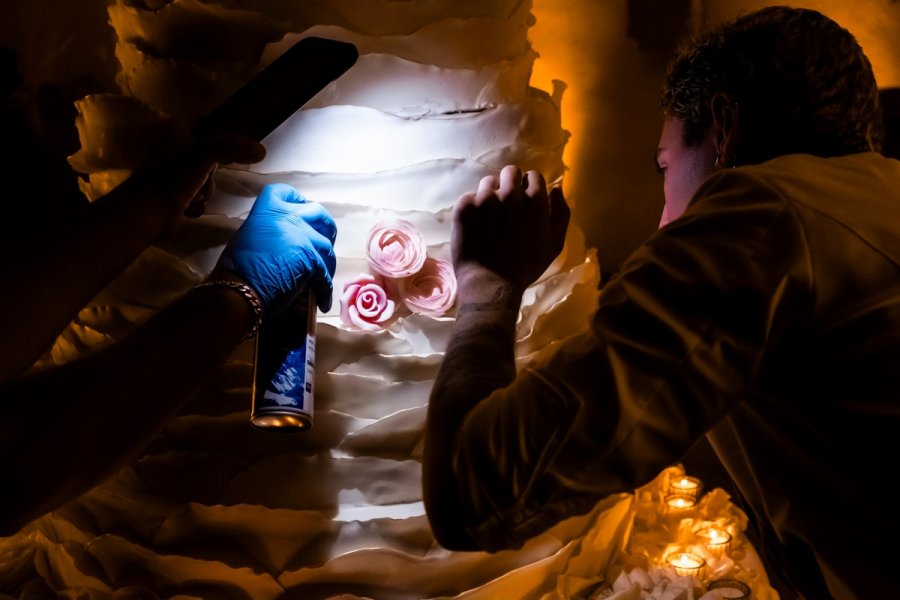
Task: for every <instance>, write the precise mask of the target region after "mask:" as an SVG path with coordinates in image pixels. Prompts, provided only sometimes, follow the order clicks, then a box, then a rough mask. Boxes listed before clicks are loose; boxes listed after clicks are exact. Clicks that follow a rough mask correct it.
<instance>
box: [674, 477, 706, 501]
mask: <svg viewBox="0 0 900 600" xmlns="http://www.w3.org/2000/svg"><path fill="white" fill-rule="evenodd" d="M702 490H703V482H702V481H700V480H699V479H698V478H696V477H691V476H690V475H681V476H680V477H672V478H671V479H669V485H668V486H667V488H666V494H668V495H673V494H683V495H685V496H693V497H694V498H699V497H700V492H701V491H702Z"/></svg>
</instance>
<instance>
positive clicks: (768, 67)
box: [661, 6, 884, 164]
mask: <svg viewBox="0 0 900 600" xmlns="http://www.w3.org/2000/svg"><path fill="white" fill-rule="evenodd" d="M718 92H723V93H725V94H728V95H730V96H731V97H732V98H733V99H734V101H735V102H736V103H737V105H738V106H739V109H740V115H741V130H740V132H741V138H740V142H739V146H738V148H737V151H736V154H737V157H736V158H737V160H738V162H739V163H740V164H753V163H758V162H762V161H765V160H768V159H770V158H774V157H776V156H781V155H783V154H791V153H806V154H814V155H817V156H823V157H827V156H840V155H844V154H850V153H854V152H866V151H879V150H880V149H881V144H882V140H883V136H884V130H883V121H882V115H881V107H880V104H879V100H878V86H877V84H876V82H875V75H874V74H873V73H872V66H871V64H870V63H869V59H868V58H867V57H866V55H865V54H864V53H863V50H862V48H861V47H860V45H859V43H858V42H857V41H856V39H855V38H854V37H853V35H852V34H851V33H850V32H849V31H847V30H846V29H844V28H843V27H841V26H840V25H838V24H837V23H835V22H834V21H833V20H831V19H830V18H828V17H826V16H825V15H823V14H821V13H819V12H817V11H814V10H809V9H802V8H789V7H785V6H773V7H768V8H764V9H762V10H759V11H756V12H753V13H750V14H747V15H745V16H743V17H740V18H738V19H737V20H736V21H734V22H732V23H728V24H725V25H722V26H720V27H718V28H716V29H713V30H711V31H708V32H706V33H704V34H701V35H699V36H697V37H695V38H694V39H693V40H692V42H691V43H689V44H687V45H686V46H684V47H682V48H681V49H680V50H678V51H677V52H676V54H675V56H674V57H673V58H672V60H671V62H670V64H669V69H668V75H667V78H666V86H665V88H664V90H663V98H662V102H661V104H662V109H663V112H664V114H666V115H670V116H673V117H676V118H678V119H680V120H681V121H682V122H683V123H684V142H685V144H686V145H689V146H690V145H696V144H698V143H699V142H700V140H702V139H703V136H704V135H705V134H706V132H707V131H708V130H709V127H710V125H711V124H712V114H711V110H710V101H711V99H712V97H713V95H714V94H716V93H718Z"/></svg>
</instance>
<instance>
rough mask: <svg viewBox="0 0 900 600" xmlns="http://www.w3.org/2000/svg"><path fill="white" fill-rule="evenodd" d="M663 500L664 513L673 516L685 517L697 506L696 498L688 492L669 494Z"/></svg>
mask: <svg viewBox="0 0 900 600" xmlns="http://www.w3.org/2000/svg"><path fill="white" fill-rule="evenodd" d="M663 501H664V502H665V510H666V514H668V515H671V516H674V517H687V516H689V515H690V514H691V513H692V512H693V511H694V508H696V506H697V498H696V497H694V496H691V495H690V494H669V495H668V496H666V497H665V498H664V499H663Z"/></svg>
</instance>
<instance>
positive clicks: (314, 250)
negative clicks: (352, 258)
mask: <svg viewBox="0 0 900 600" xmlns="http://www.w3.org/2000/svg"><path fill="white" fill-rule="evenodd" d="M336 237H337V226H336V225H335V223H334V219H332V218H331V215H330V214H328V211H327V210H325V208H324V207H323V206H322V205H321V204H318V203H316V202H309V201H308V200H307V199H306V198H304V197H303V196H302V195H300V193H299V192H298V191H297V190H295V189H294V188H293V187H291V186H289V185H287V184H284V183H275V184H272V185H267V186H266V187H265V188H263V190H262V192H260V194H259V196H258V197H257V199H256V202H255V203H254V204H253V208H251V209H250V214H249V215H247V220H245V221H244V223H243V224H242V225H241V227H240V228H239V229H238V230H237V231H236V232H235V234H234V237H232V238H231V241H230V242H228V245H227V246H225V250H223V251H222V256H221V257H220V258H219V263H218V265H217V266H216V268H217V269H225V270H227V271H231V272H232V273H234V274H236V275H239V276H240V277H241V278H243V279H244V280H245V281H246V282H247V283H248V284H249V285H250V287H252V288H253V289H254V290H256V293H257V294H258V295H259V298H260V300H261V301H262V303H263V308H264V309H265V310H266V312H267V313H269V314H278V313H279V312H281V311H283V310H284V309H285V308H287V307H288V306H290V305H291V304H293V302H294V300H296V299H297V297H298V296H299V295H300V293H301V292H303V291H305V290H306V289H307V288H311V289H312V291H313V293H315V295H316V304H318V305H319V308H320V309H321V310H322V311H323V312H324V311H327V310H328V309H330V308H331V292H332V281H331V280H332V277H333V276H334V268H335V262H336V260H335V256H334V240H335V238H336Z"/></svg>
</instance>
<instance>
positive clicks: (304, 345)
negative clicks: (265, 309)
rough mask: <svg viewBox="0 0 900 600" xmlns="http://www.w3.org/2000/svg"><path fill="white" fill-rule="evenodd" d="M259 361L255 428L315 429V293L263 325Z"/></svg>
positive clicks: (255, 369)
mask: <svg viewBox="0 0 900 600" xmlns="http://www.w3.org/2000/svg"><path fill="white" fill-rule="evenodd" d="M253 354H254V356H253V359H254V360H253V405H252V408H251V411H250V423H251V424H253V425H254V426H255V427H258V428H259V429H265V430H268V431H302V430H304V429H309V428H310V427H312V423H313V380H314V378H315V365H316V301H315V296H314V295H313V293H312V292H308V293H307V294H303V295H301V297H300V299H299V300H298V301H297V303H296V304H295V305H294V306H293V307H292V308H290V309H288V310H287V311H286V312H285V313H284V314H282V315H280V316H279V317H278V318H277V319H274V320H272V321H269V322H266V323H263V325H262V327H261V328H260V331H259V334H258V335H257V336H256V347H255V350H254V353H253Z"/></svg>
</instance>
